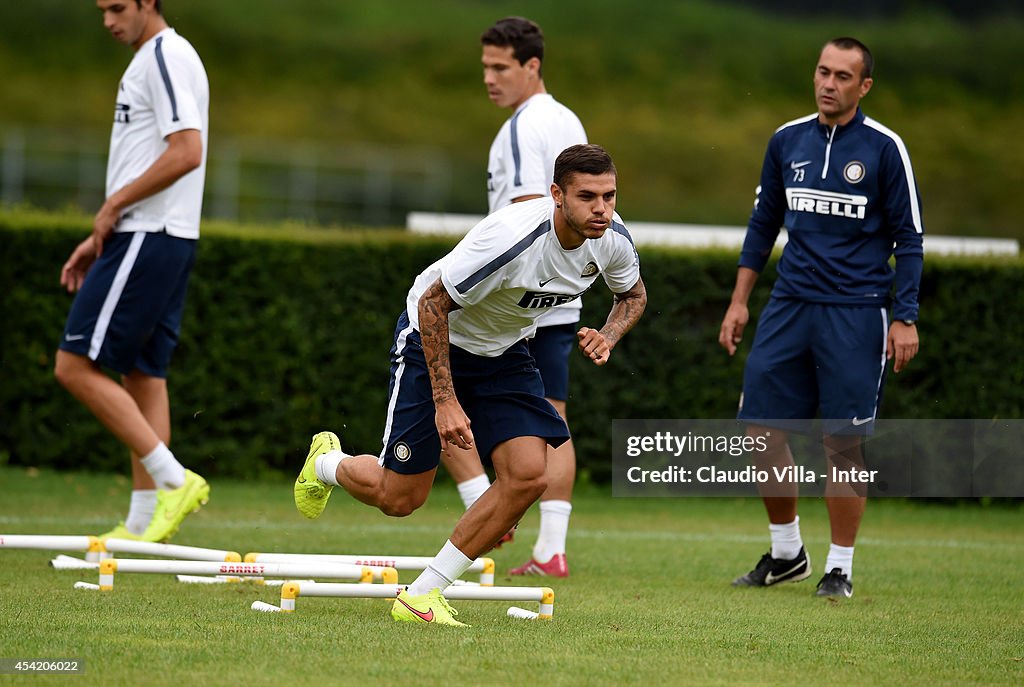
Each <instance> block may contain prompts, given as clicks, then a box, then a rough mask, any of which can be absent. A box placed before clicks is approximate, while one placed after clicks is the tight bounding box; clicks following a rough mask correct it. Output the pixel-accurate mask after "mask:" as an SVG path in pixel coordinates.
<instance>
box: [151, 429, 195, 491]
mask: <svg viewBox="0 0 1024 687" xmlns="http://www.w3.org/2000/svg"><path fill="white" fill-rule="evenodd" d="M142 466H143V467H144V468H146V472H148V473H149V476H150V477H152V478H153V482H155V483H156V488H157V489H164V490H169V489H178V488H179V487H181V486H182V485H183V484H185V468H184V467H182V465H181V463H179V462H178V459H177V458H175V457H174V454H173V453H171V449H169V448H167V446H165V445H164V442H162V441H161V442H160V443H159V444H157V445H156V448H155V449H153V450H152V451H150V453H149V455H146V456H143V457H142Z"/></svg>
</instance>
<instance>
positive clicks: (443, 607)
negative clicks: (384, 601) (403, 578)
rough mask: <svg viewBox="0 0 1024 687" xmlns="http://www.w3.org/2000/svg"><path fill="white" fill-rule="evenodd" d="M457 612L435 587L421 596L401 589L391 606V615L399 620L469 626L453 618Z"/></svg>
mask: <svg viewBox="0 0 1024 687" xmlns="http://www.w3.org/2000/svg"><path fill="white" fill-rule="evenodd" d="M458 614H459V612H458V611H456V610H455V609H454V608H452V607H451V606H449V605H448V600H447V599H445V598H444V597H443V596H441V590H440V589H438V588H437V587H434V588H433V589H432V590H430V593H429V594H423V595H422V596H409V592H408V591H407V590H405V589H403V590H402V593H401V594H399V595H398V598H397V599H395V603H394V605H393V606H392V607H391V617H392V618H394V619H395V620H397V621H399V622H403V623H434V624H435V625H454V626H456V627H469V625H467V624H466V623H460V622H459V621H458V620H456V619H455V616H457V615H458Z"/></svg>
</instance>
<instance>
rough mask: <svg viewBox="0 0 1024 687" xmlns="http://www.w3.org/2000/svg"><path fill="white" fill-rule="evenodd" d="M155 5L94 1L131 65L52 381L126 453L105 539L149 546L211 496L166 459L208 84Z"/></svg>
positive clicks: (66, 276)
mask: <svg viewBox="0 0 1024 687" xmlns="http://www.w3.org/2000/svg"><path fill="white" fill-rule="evenodd" d="M161 4H162V3H161V0H96V6H97V7H98V8H99V9H100V10H101V11H102V12H103V25H104V26H105V27H106V29H107V30H108V31H110V33H111V35H112V36H113V37H114V38H115V39H116V40H117V41H119V42H121V43H124V44H125V45H130V46H131V47H132V49H133V50H135V56H134V57H133V59H132V61H131V63H130V64H129V65H128V69H127V70H126V71H125V73H124V76H122V77H121V82H120V84H119V85H118V89H117V97H116V101H115V107H114V125H113V130H112V132H111V135H110V156H109V160H108V162H107V194H106V201H105V202H104V203H103V206H102V207H101V208H100V210H99V212H97V213H96V217H95V218H94V219H93V231H92V234H91V235H90V236H89V237H88V238H86V239H85V240H84V241H82V242H81V243H80V244H79V245H78V247H77V248H75V250H74V252H72V254H71V257H70V258H68V261H67V262H66V263H64V267H63V269H62V270H61V276H60V281H61V285H63V286H65V287H66V288H67V290H68V292H69V293H73V292H76V291H77V292H78V293H77V295H76V296H75V300H74V302H73V303H72V305H71V311H70V313H69V314H68V319H67V323H66V324H65V328H64V335H63V338H62V339H61V342H60V350H58V352H57V357H56V365H55V370H54V373H55V375H56V377H57V380H58V381H59V382H60V383H61V384H62V385H63V386H64V387H65V388H66V389H67V390H68V391H69V392H71V394H72V395H73V396H74V397H75V398H77V399H78V400H79V401H81V402H82V403H83V404H84V405H85V406H86V407H87V408H88V409H89V410H90V411H92V413H93V414H94V415H95V416H96V418H97V419H98V420H99V421H100V422H102V423H103V425H104V426H105V427H106V428H107V429H109V430H110V431H111V432H112V433H113V434H114V436H116V437H117V438H118V439H119V440H120V441H121V442H122V443H124V444H125V445H126V446H127V447H128V449H129V451H130V452H131V458H132V497H131V504H130V507H129V511H128V516H127V517H126V518H125V521H124V522H123V523H122V524H120V525H118V526H117V527H115V528H114V529H113V530H111V531H109V532H107V533H105V534H103V535H101V537H103V538H107V537H118V538H124V539H141V540H145V541H164V540H166V539H168V538H170V537H171V536H172V535H173V534H174V533H175V532H176V531H177V530H178V527H179V526H180V525H181V522H182V520H184V518H185V516H186V515H188V514H189V513H191V512H193V511H194V510H197V509H198V508H199V507H200V505H201V504H203V503H205V502H206V500H207V498H208V496H209V492H210V487H209V485H208V484H207V483H206V480H204V479H203V478H202V477H200V476H199V475H197V474H196V473H194V472H192V471H191V470H186V469H185V468H184V467H183V466H182V465H181V463H179V462H178V460H177V459H176V458H175V456H174V454H173V453H171V451H170V449H169V448H168V444H169V443H170V439H171V420H170V401H169V399H168V395H167V368H168V366H169V364H170V359H171V354H172V352H173V351H174V348H175V346H176V345H177V342H178V333H179V331H180V328H181V315H182V311H183V309H184V305H185V291H186V288H187V285H188V277H189V273H190V271H191V269H192V265H193V262H194V261H195V250H196V242H197V240H198V239H199V216H200V211H201V209H202V200H203V183H204V179H205V175H206V144H207V132H208V130H209V123H208V110H209V100H210V95H209V84H208V82H207V78H206V70H205V69H204V68H203V63H202V61H201V60H200V59H199V55H198V54H196V51H195V49H193V47H192V45H191V44H189V42H188V41H186V40H185V39H184V38H182V37H181V36H179V35H178V34H177V33H176V32H175V30H174V29H172V28H170V27H168V25H167V22H166V21H165V20H164V18H163V14H162V7H161ZM103 368H107V369H110V370H113V371H115V372H118V373H120V375H121V383H120V384H118V383H117V382H115V381H114V380H113V379H111V378H110V377H108V376H107V375H106V373H105V372H104V371H103Z"/></svg>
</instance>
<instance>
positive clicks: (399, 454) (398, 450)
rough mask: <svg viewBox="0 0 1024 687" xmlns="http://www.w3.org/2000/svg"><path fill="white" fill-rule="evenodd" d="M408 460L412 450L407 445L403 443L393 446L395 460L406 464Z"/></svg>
mask: <svg viewBox="0 0 1024 687" xmlns="http://www.w3.org/2000/svg"><path fill="white" fill-rule="evenodd" d="M410 458H412V449H411V448H409V444H407V443H405V442H404V441H400V442H398V443H397V444H395V460H397V461H399V462H402V463H406V462H408V461H409V459H410Z"/></svg>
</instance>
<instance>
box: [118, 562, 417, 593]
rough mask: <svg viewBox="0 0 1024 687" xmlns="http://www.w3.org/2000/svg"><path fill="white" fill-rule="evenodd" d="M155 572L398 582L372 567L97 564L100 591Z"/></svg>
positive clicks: (392, 575)
mask: <svg viewBox="0 0 1024 687" xmlns="http://www.w3.org/2000/svg"><path fill="white" fill-rule="evenodd" d="M117 572H123V573H155V574H171V575H176V574H181V575H230V576H232V577H292V578H294V577H303V578H304V577H326V578H330V579H335V580H359V581H360V582H363V583H370V582H373V578H374V576H375V575H376V576H379V577H380V578H381V579H382V581H383V582H384V583H385V584H396V583H397V582H398V571H397V570H395V569H394V568H380V567H378V568H372V567H369V566H365V565H345V564H342V563H330V564H328V563H319V564H318V563H268V564H261V563H237V562H235V563H232V562H220V563H218V562H216V561H179V560H156V559H152V560H151V559H144V558H107V559H105V560H102V561H100V591H110V590H112V589H113V588H114V574H115V573H117Z"/></svg>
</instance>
